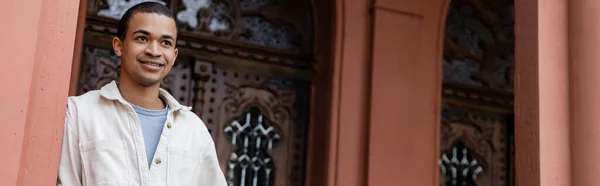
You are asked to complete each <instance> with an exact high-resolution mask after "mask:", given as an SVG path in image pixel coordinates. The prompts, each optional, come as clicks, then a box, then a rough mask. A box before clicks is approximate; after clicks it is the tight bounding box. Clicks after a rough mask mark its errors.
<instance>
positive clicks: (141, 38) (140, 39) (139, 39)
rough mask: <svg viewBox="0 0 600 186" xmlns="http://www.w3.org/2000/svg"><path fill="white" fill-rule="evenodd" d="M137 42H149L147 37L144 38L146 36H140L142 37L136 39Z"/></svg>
mask: <svg viewBox="0 0 600 186" xmlns="http://www.w3.org/2000/svg"><path fill="white" fill-rule="evenodd" d="M135 40H138V41H146V40H148V39H147V38H146V37H144V36H140V37H136V38H135Z"/></svg>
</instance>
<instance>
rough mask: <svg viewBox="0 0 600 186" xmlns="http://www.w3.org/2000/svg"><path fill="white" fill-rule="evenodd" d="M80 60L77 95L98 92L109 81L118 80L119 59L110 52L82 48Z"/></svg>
mask: <svg viewBox="0 0 600 186" xmlns="http://www.w3.org/2000/svg"><path fill="white" fill-rule="evenodd" d="M81 59H82V62H81V75H80V78H79V86H78V89H79V90H78V93H79V94H83V93H86V92H88V91H91V90H98V89H100V88H102V86H104V85H106V84H108V83H110V82H111V81H113V80H117V79H118V77H119V71H120V69H121V59H120V58H119V57H118V56H116V55H115V54H114V53H113V52H112V51H111V50H105V49H100V48H93V47H87V46H84V47H83V57H82V58H81Z"/></svg>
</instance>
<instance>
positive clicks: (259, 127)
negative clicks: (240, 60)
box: [195, 61, 309, 185]
mask: <svg viewBox="0 0 600 186" xmlns="http://www.w3.org/2000/svg"><path fill="white" fill-rule="evenodd" d="M196 66H197V67H196V69H203V70H201V71H200V72H201V73H198V74H197V75H196V77H200V78H203V79H204V80H203V82H202V83H199V82H196V85H197V86H203V88H198V89H199V90H201V89H203V90H206V91H204V92H203V93H200V92H202V91H198V93H197V94H196V96H203V97H204V98H202V99H196V100H206V101H197V102H196V103H197V104H195V105H196V106H195V107H196V108H197V110H196V111H202V113H201V114H200V115H201V117H203V120H204V121H205V123H206V124H207V126H208V127H209V129H210V130H211V134H212V136H213V138H214V139H215V143H216V144H217V150H218V151H217V153H219V154H220V156H219V162H220V164H221V167H222V168H223V169H224V172H226V175H227V177H228V181H229V182H230V183H231V184H230V185H240V184H241V182H242V180H245V182H244V183H248V182H251V181H252V179H251V178H253V176H255V175H259V174H257V172H260V175H262V177H260V178H261V179H258V180H259V182H260V183H261V184H260V185H273V184H274V185H302V183H303V178H304V175H303V174H304V172H303V170H304V165H303V162H304V158H305V157H304V149H305V148H306V147H305V143H306V141H305V140H306V137H305V136H306V131H307V124H308V122H307V120H306V118H307V117H306V116H307V113H308V110H307V108H308V107H307V106H306V105H301V104H305V102H306V101H308V91H309V86H308V84H306V85H303V84H302V83H294V82H292V81H286V80H277V79H269V78H267V77H262V76H256V75H251V74H247V73H243V72H236V71H232V70H227V69H219V68H215V67H214V66H212V64H210V63H207V62H202V61H197V62H196ZM206 72H210V74H207V73H206ZM207 77H208V78H207ZM298 99H300V100H301V102H300V103H298ZM199 107H200V108H201V109H198V108H199ZM299 116H301V117H299ZM257 139H258V141H257ZM240 140H242V141H240ZM244 140H246V141H244ZM247 143H250V144H255V146H252V148H258V149H255V150H252V149H251V146H247V145H245V144H247ZM256 145H258V147H257V146H256ZM257 150H258V151H257ZM257 152H260V153H257ZM251 157H255V159H254V160H252V161H249V159H248V158H251ZM256 158H259V159H256ZM271 166H272V167H271ZM271 171H273V172H271ZM267 172H268V174H267ZM268 175H271V177H269V178H267V177H268ZM265 176H266V177H265ZM270 178H273V180H271V181H268V180H269V179H270ZM260 180H262V181H260Z"/></svg>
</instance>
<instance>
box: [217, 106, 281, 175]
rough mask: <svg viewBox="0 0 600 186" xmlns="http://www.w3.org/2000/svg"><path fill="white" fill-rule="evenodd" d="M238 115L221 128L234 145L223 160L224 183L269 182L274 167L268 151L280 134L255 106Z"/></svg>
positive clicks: (277, 140) (279, 137)
mask: <svg viewBox="0 0 600 186" xmlns="http://www.w3.org/2000/svg"><path fill="white" fill-rule="evenodd" d="M244 117H245V118H244ZM242 118H243V119H242ZM242 118H240V119H237V120H234V121H233V122H232V123H231V124H230V125H229V126H227V127H225V130H224V131H225V133H226V134H228V136H229V137H230V139H231V140H230V141H231V145H233V146H234V148H235V149H234V150H233V151H232V152H231V153H230V159H229V161H228V163H227V180H228V183H229V185H236V186H237V185H239V186H244V185H246V184H248V185H253V186H258V185H261V186H270V185H273V183H274V180H275V166H274V165H273V158H272V157H271V155H270V153H269V152H270V151H271V149H273V147H274V145H276V144H277V142H279V140H280V139H281V136H280V135H279V134H278V132H277V130H276V129H275V128H274V127H273V126H270V125H269V124H268V123H269V121H268V119H265V118H264V116H263V115H262V113H261V112H260V109H259V108H257V107H250V108H249V109H248V111H247V112H245V113H244V114H243V115H242Z"/></svg>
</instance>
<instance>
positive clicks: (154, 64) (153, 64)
mask: <svg viewBox="0 0 600 186" xmlns="http://www.w3.org/2000/svg"><path fill="white" fill-rule="evenodd" d="M144 64H147V65H151V66H157V67H159V66H160V65H159V64H156V63H144Z"/></svg>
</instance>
